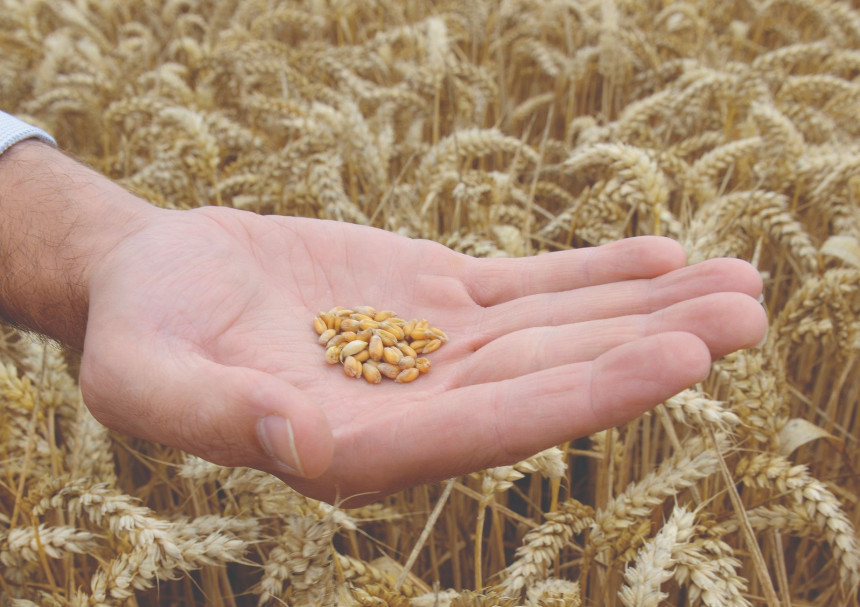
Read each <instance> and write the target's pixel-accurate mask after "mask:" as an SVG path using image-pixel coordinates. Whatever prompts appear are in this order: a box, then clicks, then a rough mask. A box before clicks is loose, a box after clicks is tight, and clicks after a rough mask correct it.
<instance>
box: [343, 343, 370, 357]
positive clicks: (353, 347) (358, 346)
mask: <svg viewBox="0 0 860 607" xmlns="http://www.w3.org/2000/svg"><path fill="white" fill-rule="evenodd" d="M366 347H367V342H366V341H364V340H361V339H354V340H352V341H351V342H349V343H348V344H346V345H345V346H344V347H343V351H342V352H341V353H340V356H341V358H346V357H347V356H352V355H354V354H358V353H359V352H361V351H362V350H364V349H365V348H366Z"/></svg>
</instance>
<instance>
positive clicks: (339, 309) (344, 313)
mask: <svg viewBox="0 0 860 607" xmlns="http://www.w3.org/2000/svg"><path fill="white" fill-rule="evenodd" d="M330 313H331V314H332V315H334V316H339V317H341V318H349V315H350V314H352V310H350V309H349V308H344V307H343V306H335V307H334V308H332V309H331V312H330Z"/></svg>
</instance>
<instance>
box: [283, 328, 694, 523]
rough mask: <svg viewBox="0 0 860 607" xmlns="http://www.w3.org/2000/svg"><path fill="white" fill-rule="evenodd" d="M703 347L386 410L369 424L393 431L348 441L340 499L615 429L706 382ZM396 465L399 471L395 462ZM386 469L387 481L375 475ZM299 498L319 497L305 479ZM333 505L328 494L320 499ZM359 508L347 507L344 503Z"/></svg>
mask: <svg viewBox="0 0 860 607" xmlns="http://www.w3.org/2000/svg"><path fill="white" fill-rule="evenodd" d="M710 362H711V358H710V353H709V352H708V349H707V347H706V346H705V344H704V343H703V342H702V341H701V340H700V339H699V338H697V337H696V336H694V335H691V334H689V333H663V334H660V335H655V336H649V337H645V338H642V339H638V340H636V341H633V342H630V343H626V344H624V345H621V346H618V347H617V348H613V349H611V350H609V351H608V352H606V353H604V354H603V355H601V356H600V357H598V358H597V360H595V361H593V362H584V363H574V364H568V365H562V366H558V367H554V368H551V369H545V370H543V371H540V372H537V373H531V374H528V375H523V376H519V377H516V378H513V379H509V380H504V381H499V382H493V383H485V384H479V385H471V386H468V387H464V388H459V389H456V390H451V391H447V392H445V393H444V394H442V395H441V396H438V397H433V396H421V395H418V396H416V398H415V399H414V402H411V403H410V405H409V407H406V408H397V409H393V410H391V411H386V410H383V409H380V410H378V411H377V416H376V417H375V419H373V420H367V424H368V425H373V426H376V425H378V426H379V427H388V428H395V429H396V432H391V433H389V434H388V435H387V439H388V442H387V444H386V448H384V449H380V448H379V440H380V438H379V435H378V433H374V432H367V431H363V429H362V428H361V427H360V426H359V427H355V428H353V429H352V430H351V432H350V433H348V435H345V436H343V437H342V438H343V439H344V441H345V444H346V445H347V447H346V448H345V449H344V450H343V451H342V452H341V453H340V455H336V458H335V463H334V464H333V465H332V470H338V474H337V476H336V477H335V476H332V477H330V478H329V483H328V485H329V486H330V487H336V488H337V497H338V498H346V497H350V496H353V495H356V494H359V493H364V492H367V491H368V490H375V491H378V492H379V493H378V495H381V494H384V493H386V492H390V491H393V490H396V489H398V488H401V487H403V486H407V485H413V484H415V483H418V482H421V481H430V480H438V479H441V478H450V477H452V476H457V475H459V474H463V473H466V472H470V471H473V470H480V469H483V468H487V467H490V466H499V465H505V464H511V463H514V462H516V461H519V460H521V459H523V458H525V457H528V456H530V455H532V454H534V453H536V452H538V451H540V450H542V449H546V448H548V447H550V446H552V445H558V444H560V443H562V442H564V441H567V440H572V439H574V438H577V437H580V436H586V435H588V434H591V433H593V432H597V431H599V430H602V429H605V428H609V427H613V426H617V425H619V424H622V423H625V422H627V421H629V420H630V419H632V418H634V417H636V416H637V415H640V414H641V413H643V412H644V411H647V410H649V409H650V408H651V407H653V406H655V405H656V404H658V403H660V402H662V401H664V400H665V399H667V398H669V397H670V396H672V395H674V394H677V393H678V392H680V391H681V390H683V389H684V388H686V387H688V386H690V385H693V384H694V383H696V382H697V381H701V380H703V379H704V378H705V377H706V376H707V374H708V370H709V368H710ZM392 461H396V465H392ZM376 470H386V471H387V474H385V475H379V474H375V473H374V471H376ZM291 484H293V486H294V487H296V488H297V489H298V490H299V491H303V492H305V491H313V489H314V488H313V486H312V485H310V484H308V483H307V482H304V481H298V482H295V483H294V482H292V481H291ZM318 495H319V496H320V497H322V498H324V499H332V498H333V495H331V494H325V493H323V494H318ZM357 503H362V500H358V501H357V502H347V504H346V505H347V506H349V505H355V504H357Z"/></svg>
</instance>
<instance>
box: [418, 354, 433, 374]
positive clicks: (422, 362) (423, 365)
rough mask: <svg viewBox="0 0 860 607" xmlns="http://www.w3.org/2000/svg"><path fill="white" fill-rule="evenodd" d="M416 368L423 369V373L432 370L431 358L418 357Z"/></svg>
mask: <svg viewBox="0 0 860 607" xmlns="http://www.w3.org/2000/svg"><path fill="white" fill-rule="evenodd" d="M415 368H416V369H418V370H419V371H421V373H427V371H429V370H430V359H429V358H424V357H423V356H422V357H421V358H416V359H415Z"/></svg>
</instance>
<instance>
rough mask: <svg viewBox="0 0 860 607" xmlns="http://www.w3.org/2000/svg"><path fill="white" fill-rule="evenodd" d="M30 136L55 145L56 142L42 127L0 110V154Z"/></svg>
mask: <svg viewBox="0 0 860 607" xmlns="http://www.w3.org/2000/svg"><path fill="white" fill-rule="evenodd" d="M32 137H35V138H36V139H39V140H41V141H44V142H45V143H48V144H50V145H52V146H54V147H57V142H56V141H54V138H53V137H51V136H50V135H48V133H46V132H45V131H43V130H42V129H40V128H37V127H35V126H33V125H30V124H27V123H26V122H24V121H23V120H18V119H17V118H15V117H14V116H10V115H9V114H7V113H6V112H3V111H0V154H2V153H3V152H5V151H6V150H8V149H9V148H10V147H12V146H13V145H14V144H16V143H18V142H19V141H23V140H24V139H30V138H32Z"/></svg>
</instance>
